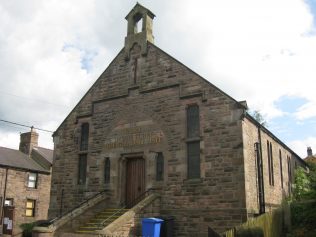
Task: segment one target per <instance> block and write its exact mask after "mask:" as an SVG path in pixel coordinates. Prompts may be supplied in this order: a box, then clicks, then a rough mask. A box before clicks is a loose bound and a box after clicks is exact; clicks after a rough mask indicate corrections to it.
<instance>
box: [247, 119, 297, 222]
mask: <svg viewBox="0 0 316 237" xmlns="http://www.w3.org/2000/svg"><path fill="white" fill-rule="evenodd" d="M243 140H244V142H243V143H244V157H245V158H244V162H245V180H246V203H247V212H248V215H250V216H252V215H253V214H258V213H259V199H258V173H257V161H256V153H255V147H254V144H255V143H256V142H259V139H258V127H257V126H256V125H255V124H254V123H253V122H251V121H250V120H249V119H247V118H245V119H244V121H243ZM267 141H269V142H271V144H272V159H273V175H274V185H270V184H269V165H268V152H267ZM261 142H262V160H263V176H264V194H265V205H266V211H269V210H270V208H274V207H275V206H277V205H280V204H281V202H282V200H283V199H284V198H285V197H287V196H288V195H289V187H290V186H291V182H292V180H291V181H290V180H289V176H288V162H287V157H290V159H291V164H292V168H295V166H294V164H295V160H296V159H297V158H295V156H294V154H292V153H291V151H290V150H289V149H288V148H286V147H285V146H284V145H282V144H280V143H279V142H278V141H277V140H275V138H273V137H272V136H271V135H270V134H269V133H267V132H266V131H265V130H264V129H261ZM279 151H281V160H282V171H283V172H282V173H283V188H282V185H281V172H280V170H281V169H280V159H279ZM292 174H293V170H292ZM292 176H293V175H292Z"/></svg>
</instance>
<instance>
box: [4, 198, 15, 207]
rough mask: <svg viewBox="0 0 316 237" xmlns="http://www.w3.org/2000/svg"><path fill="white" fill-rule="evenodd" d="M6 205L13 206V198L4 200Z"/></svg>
mask: <svg viewBox="0 0 316 237" xmlns="http://www.w3.org/2000/svg"><path fill="white" fill-rule="evenodd" d="M4 205H5V206H13V198H6V199H5V201H4Z"/></svg>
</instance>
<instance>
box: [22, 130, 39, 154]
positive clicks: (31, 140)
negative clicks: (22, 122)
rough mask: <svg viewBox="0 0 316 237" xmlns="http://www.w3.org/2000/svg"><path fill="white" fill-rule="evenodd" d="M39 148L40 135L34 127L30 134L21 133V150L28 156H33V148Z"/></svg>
mask: <svg viewBox="0 0 316 237" xmlns="http://www.w3.org/2000/svg"><path fill="white" fill-rule="evenodd" d="M37 146H38V133H37V132H36V131H35V129H34V128H33V127H31V131H30V132H26V133H21V135H20V146H19V150H20V151H22V152H23V153H25V154H27V155H31V152H32V149H33V147H37Z"/></svg>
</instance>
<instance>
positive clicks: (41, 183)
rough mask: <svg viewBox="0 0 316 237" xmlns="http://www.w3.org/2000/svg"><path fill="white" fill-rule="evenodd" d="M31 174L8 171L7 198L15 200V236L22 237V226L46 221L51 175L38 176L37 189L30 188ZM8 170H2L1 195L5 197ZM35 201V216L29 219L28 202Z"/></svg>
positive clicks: (21, 171)
mask: <svg viewBox="0 0 316 237" xmlns="http://www.w3.org/2000/svg"><path fill="white" fill-rule="evenodd" d="M28 175H29V172H27V171H23V170H14V169H8V177H7V189H6V198H7V199H8V198H13V205H14V207H15V209H14V220H13V222H14V223H13V224H14V226H13V235H14V236H20V234H19V233H21V232H22V230H21V229H20V225H21V224H23V223H30V222H34V221H37V220H46V219H47V213H48V206H49V199H50V195H49V194H50V175H49V174H38V176H37V177H38V180H37V188H28V187H27V183H28ZM5 176H6V169H5V168H0V193H1V197H3V193H4V186H5ZM27 199H33V200H35V201H36V204H35V216H34V217H27V216H25V212H26V201H27Z"/></svg>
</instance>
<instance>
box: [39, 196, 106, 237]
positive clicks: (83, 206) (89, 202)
mask: <svg viewBox="0 0 316 237" xmlns="http://www.w3.org/2000/svg"><path fill="white" fill-rule="evenodd" d="M106 192H107V190H102V191H100V192H98V193H96V194H95V195H93V196H91V197H89V198H88V199H86V200H84V201H83V202H81V203H80V204H78V205H77V206H75V207H74V208H73V209H71V210H69V211H67V212H66V213H65V214H63V215H61V216H59V217H56V218H54V219H52V220H50V221H49V222H46V223H45V224H42V225H39V226H36V227H35V228H34V230H40V231H41V232H42V231H43V230H46V231H45V232H54V231H55V230H56V229H58V228H59V227H61V226H63V225H64V224H66V223H67V222H68V221H69V220H71V219H73V218H75V217H77V216H79V215H80V214H82V213H84V212H85V211H86V210H87V209H88V208H90V207H92V206H94V205H95V204H97V203H99V202H100V201H102V200H103V199H104V198H105V197H106V195H105V194H106Z"/></svg>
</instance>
